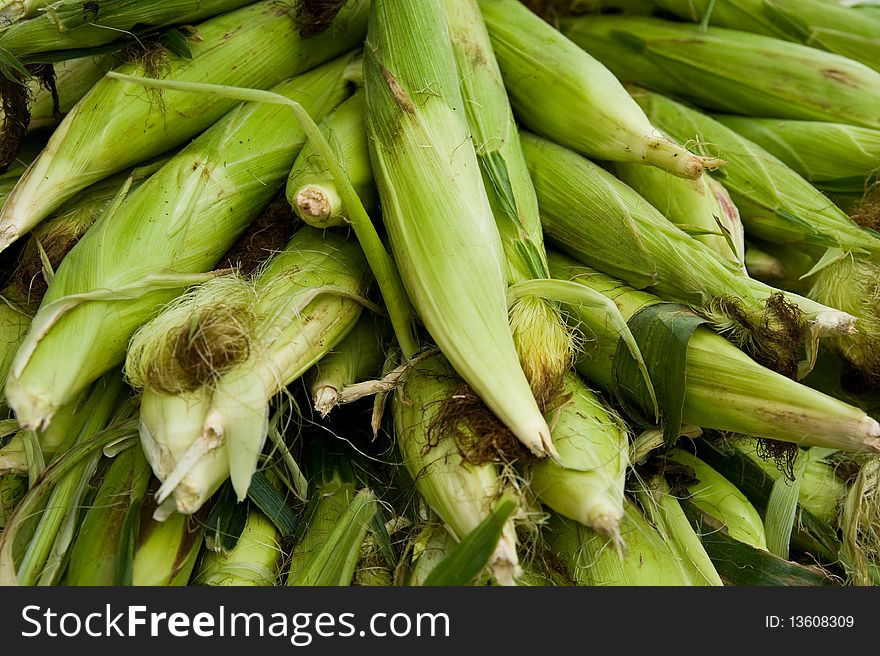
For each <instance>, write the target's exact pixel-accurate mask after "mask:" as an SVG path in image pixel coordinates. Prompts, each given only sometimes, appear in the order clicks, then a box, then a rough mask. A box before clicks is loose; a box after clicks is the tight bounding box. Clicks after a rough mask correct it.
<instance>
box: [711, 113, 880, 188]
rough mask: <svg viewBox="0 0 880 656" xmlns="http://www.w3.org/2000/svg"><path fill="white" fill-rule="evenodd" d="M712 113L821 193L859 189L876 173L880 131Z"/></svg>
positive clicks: (833, 124)
mask: <svg viewBox="0 0 880 656" xmlns="http://www.w3.org/2000/svg"><path fill="white" fill-rule="evenodd" d="M713 118H714V119H715V120H717V121H718V122H719V123H721V124H722V125H725V126H727V127H728V128H730V129H732V130H733V131H735V132H736V133H737V134H739V135H741V136H743V137H745V138H746V139H748V140H749V141H752V142H754V143H756V144H758V145H759V146H760V147H761V148H763V149H764V150H766V151H767V152H768V153H770V154H771V155H774V156H775V157H778V158H779V159H780V160H782V161H783V162H784V163H785V164H786V165H787V166H788V167H790V168H791V169H792V170H794V171H795V172H797V173H799V174H800V175H801V176H803V177H804V178H805V179H806V180H808V181H809V182H811V183H812V184H813V185H815V186H816V187H817V188H819V189H821V190H822V191H825V192H856V193H863V192H864V190H865V184H866V181H867V180H869V179H871V178H872V177H874V176H876V175H877V174H878V173H880V130H875V129H872V128H863V127H858V126H855V125H846V124H844V123H830V122H827V121H787V120H780V119H773V118H755V117H750V116H731V115H729V114H716V115H714V116H713ZM710 138H711V137H710ZM716 145H720V144H716ZM781 186H782V184H780V187H781Z"/></svg>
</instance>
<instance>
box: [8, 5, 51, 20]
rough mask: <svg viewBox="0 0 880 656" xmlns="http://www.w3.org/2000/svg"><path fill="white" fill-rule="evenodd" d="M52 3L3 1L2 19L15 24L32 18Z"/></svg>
mask: <svg viewBox="0 0 880 656" xmlns="http://www.w3.org/2000/svg"><path fill="white" fill-rule="evenodd" d="M50 2H52V0H2V1H0V19H2V20H4V21H8V22H9V23H14V22H15V21H18V20H21V19H23V18H31V17H32V16H35V15H36V14H37V13H38V12H39V11H40V9H42V8H43V7H45V6H46V5H48V4H49V3H50Z"/></svg>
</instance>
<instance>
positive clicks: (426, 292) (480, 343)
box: [364, 0, 555, 456]
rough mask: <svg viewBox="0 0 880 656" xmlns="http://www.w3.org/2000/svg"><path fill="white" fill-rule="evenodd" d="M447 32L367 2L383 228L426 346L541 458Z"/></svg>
mask: <svg viewBox="0 0 880 656" xmlns="http://www.w3.org/2000/svg"><path fill="white" fill-rule="evenodd" d="M446 26H447V21H446V13H445V10H444V8H443V6H442V2H441V0H431V1H430V2H424V1H423V0H419V1H416V0H395V1H394V2H389V1H388V0H374V2H373V4H372V12H371V15H370V24H369V27H368V34H367V43H366V47H365V58H364V78H365V90H366V107H367V129H368V134H369V136H370V158H371V162H372V165H373V174H374V176H375V179H376V184H377V187H378V189H379V197H380V200H381V203H382V210H383V219H384V224H385V228H386V230H387V231H388V236H389V240H390V244H391V250H392V253H393V254H394V259H395V261H396V263H397V266H398V267H399V269H400V275H401V278H402V280H403V283H404V286H405V287H406V290H407V292H408V295H409V298H410V300H411V301H412V304H413V307H414V308H415V310H416V312H417V313H418V315H419V318H420V319H421V321H422V323H423V324H424V325H425V327H426V328H427V330H428V332H429V333H430V335H431V337H432V338H433V340H434V341H435V343H436V344H437V346H438V347H439V348H440V349H441V351H443V353H444V354H445V355H446V357H447V358H449V361H450V362H451V363H452V365H453V367H455V369H456V371H457V372H458V373H459V375H460V376H461V377H462V378H463V379H464V380H465V381H466V382H467V383H468V384H469V385H470V386H471V387H472V388H473V389H474V391H475V392H476V393H477V395H479V396H480V398H482V399H483V401H485V403H486V405H487V406H488V407H489V408H490V409H491V410H492V412H494V413H495V414H496V415H497V416H498V418H499V419H501V421H502V422H504V424H505V425H507V426H508V427H509V428H510V430H511V431H512V432H513V433H514V434H515V435H516V436H517V438H518V439H519V440H521V441H522V443H523V444H525V445H526V446H527V447H528V448H529V449H530V450H531V451H532V452H533V453H535V454H536V455H538V456H545V455H551V456H552V455H554V454H555V450H554V449H553V445H552V442H551V438H550V430H549V428H548V426H547V423H546V421H545V420H544V417H543V416H542V414H541V411H540V409H539V407H538V404H537V402H536V400H535V397H534V395H533V393H532V391H531V388H530V386H529V382H528V380H527V379H526V376H525V374H524V372H523V369H522V366H521V365H520V362H519V357H518V354H517V351H516V347H515V345H514V341H513V337H512V334H511V329H510V325H509V323H508V313H507V300H506V287H507V285H506V282H507V281H506V277H505V273H504V266H503V260H502V247H501V243H500V237H499V234H498V228H497V226H496V223H495V219H494V216H493V215H492V212H491V207H490V205H489V201H488V198H487V195H486V190H485V187H484V184H483V181H482V178H481V174H480V170H479V163H478V160H477V155H476V153H475V151H474V146H473V144H472V143H471V141H470V139H469V138H468V136H469V132H468V124H467V120H466V117H465V112H464V111H463V108H464V101H463V99H462V96H461V93H460V91H459V84H460V82H459V77H458V74H457V70H456V62H455V57H454V52H453V49H452V45H451V41H450V36H449V32H448V30H447V27H446ZM425 53H431V59H427V58H426V57H425ZM426 263H430V264H429V265H426ZM405 355H406V356H407V357H409V356H411V355H412V354H411V353H409V354H406V353H405Z"/></svg>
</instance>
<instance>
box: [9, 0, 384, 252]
mask: <svg viewBox="0 0 880 656" xmlns="http://www.w3.org/2000/svg"><path fill="white" fill-rule="evenodd" d="M368 4H369V3H368V0H356V1H355V2H352V3H349V4H348V5H347V6H346V7H345V8H344V9H343V10H342V11H341V12H340V14H339V15H338V16H337V18H336V22H335V23H334V27H333V28H332V29H330V30H328V31H327V32H324V33H323V34H321V35H319V36H316V37H314V38H311V39H302V38H301V37H300V36H299V35H298V34H297V32H296V30H295V29H293V27H292V19H291V18H290V17H289V16H287V15H281V16H279V15H278V10H279V6H278V5H277V4H276V2H274V0H265V1H263V2H257V3H254V4H252V5H249V6H246V7H242V8H241V9H238V10H235V11H230V12H226V13H224V14H222V15H220V16H217V17H215V18H212V19H209V20H206V21H203V22H202V23H199V24H198V25H197V26H196V35H197V36H194V37H191V38H190V47H191V50H192V52H193V57H192V59H185V58H182V57H176V56H173V55H171V54H169V53H165V54H163V55H162V56H163V57H164V59H163V60H162V61H163V62H164V64H163V65H162V66H160V74H159V75H158V76H157V75H156V73H155V72H153V71H151V70H150V69H149V68H145V66H144V64H143V63H137V62H132V63H128V64H123V65H121V66H119V67H117V68H116V69H115V71H116V72H118V73H122V74H129V75H144V76H146V77H153V76H157V77H161V78H162V79H163V80H168V81H181V82H183V81H188V82H209V83H214V84H235V85H243V86H253V87H257V88H260V89H266V88H269V87H273V86H276V85H278V84H279V83H281V82H282V81H283V80H285V79H287V78H288V77H289V76H292V75H297V74H298V73H302V72H304V71H307V70H309V69H311V68H314V67H315V66H317V65H319V64H321V63H323V62H326V61H328V60H330V59H332V58H333V57H336V56H338V55H340V54H341V53H343V52H346V51H348V50H350V49H352V48H354V47H357V46H358V45H359V44H360V43H361V41H362V39H363V31H364V27H365V20H366V12H367V7H368ZM235 104H236V103H235V102H234V101H233V100H232V99H228V98H222V97H218V96H203V95H198V94H193V93H189V92H182V91H176V90H171V91H165V92H161V93H158V92H155V91H153V90H150V89H146V88H142V87H134V86H131V85H130V84H128V83H126V82H122V81H120V80H117V79H113V78H111V77H106V76H105V77H104V79H102V80H101V81H100V82H98V83H97V84H96V85H95V86H94V87H93V88H92V89H91V91H89V93H88V94H86V96H85V97H84V99H83V101H81V102H79V103H77V104H76V106H75V107H74V109H73V110H72V111H71V112H70V113H69V114H68V115H67V116H66V117H65V118H64V120H63V121H62V122H61V124H60V125H59V126H58V127H57V128H56V129H55V130H54V132H53V133H52V136H51V137H50V139H49V143H48V144H47V146H46V147H45V148H44V149H43V151H42V153H41V154H40V156H39V157H38V158H37V160H36V161H35V162H34V164H33V165H32V166H31V168H30V169H29V170H28V172H27V173H26V174H25V175H24V176H23V177H22V179H21V181H20V182H19V184H18V185H16V188H15V190H14V191H13V193H12V194H11V195H10V197H9V198H8V199H7V201H6V204H5V205H4V207H3V209H2V210H0V250H2V249H3V248H5V247H7V246H8V245H9V244H11V243H12V242H13V241H15V240H16V239H18V238H19V237H20V236H21V235H23V234H25V233H26V232H27V231H29V230H30V229H32V228H33V227H34V226H35V225H36V224H38V223H39V222H40V221H41V220H43V219H44V218H45V217H46V216H48V215H49V214H50V213H51V212H52V211H54V210H56V209H57V208H58V207H60V206H62V205H63V204H64V202H65V201H66V200H67V199H69V198H70V197H71V196H73V194H75V193H76V192H78V191H80V190H81V189H83V188H85V187H87V186H88V185H90V184H93V183H94V182H96V181H98V180H100V179H101V178H104V177H106V176H108V175H111V174H113V173H116V172H118V171H121V170H123V169H125V168H127V167H129V166H132V165H133V164H136V163H138V162H142V161H144V160H146V159H149V158H151V157H154V156H156V155H159V154H161V153H163V152H165V151H167V150H168V149H169V148H173V147H175V146H178V145H180V144H183V143H186V142H187V141H189V140H190V139H192V138H193V137H195V136H197V135H199V134H200V133H202V132H203V131H204V130H206V129H207V128H209V127H211V126H212V125H213V124H215V123H216V122H217V121H219V120H220V119H221V118H222V117H223V116H224V115H225V114H227V113H228V112H229V111H230V110H232V109H233V107H234V106H235ZM95 126H100V130H97V129H96V127H95ZM289 170H290V166H287V171H288V172H289ZM179 185H180V186H182V185H183V182H182V181H181V182H180V183H179V184H175V187H177V186H179Z"/></svg>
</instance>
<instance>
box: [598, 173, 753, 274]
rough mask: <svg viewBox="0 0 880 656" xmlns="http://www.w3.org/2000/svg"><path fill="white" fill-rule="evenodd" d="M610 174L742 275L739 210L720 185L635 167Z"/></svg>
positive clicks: (715, 182) (702, 177)
mask: <svg viewBox="0 0 880 656" xmlns="http://www.w3.org/2000/svg"><path fill="white" fill-rule="evenodd" d="M611 170H612V172H613V173H614V175H616V176H617V177H618V178H620V179H621V180H622V181H623V182H625V183H626V184H627V185H629V186H630V187H632V188H633V189H634V190H635V191H637V192H638V193H639V195H640V196H642V197H643V198H644V199H645V200H647V201H648V202H649V203H651V205H653V206H654V207H656V208H657V209H658V210H660V213H661V214H663V216H665V217H666V218H667V219H669V220H670V221H672V222H673V223H674V224H675V225H677V226H678V227H679V228H681V229H682V230H683V231H684V232H686V233H688V234H690V235H691V236H693V237H694V239H696V240H697V241H701V242H703V243H704V244H706V246H708V247H709V248H711V249H712V251H713V252H714V253H715V254H716V256H718V257H719V258H720V259H721V261H722V262H730V263H733V264H734V265H735V266H736V267H737V268H739V269H741V270H742V271H745V265H744V264H743V257H744V250H745V244H744V240H745V233H744V232H743V227H742V223H741V221H740V215H739V210H738V209H737V208H736V205H735V204H734V203H733V200H732V199H731V198H730V194H728V193H727V190H726V189H725V188H724V186H723V185H722V184H721V183H720V182H718V181H716V180H714V179H713V178H711V177H709V176H701V177H700V178H699V179H698V180H682V179H680V178H676V177H674V176H671V175H669V174H668V173H665V172H663V171H660V170H659V169H656V168H652V167H648V166H640V165H638V164H620V163H618V164H615V165H614V166H612V168H611Z"/></svg>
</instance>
